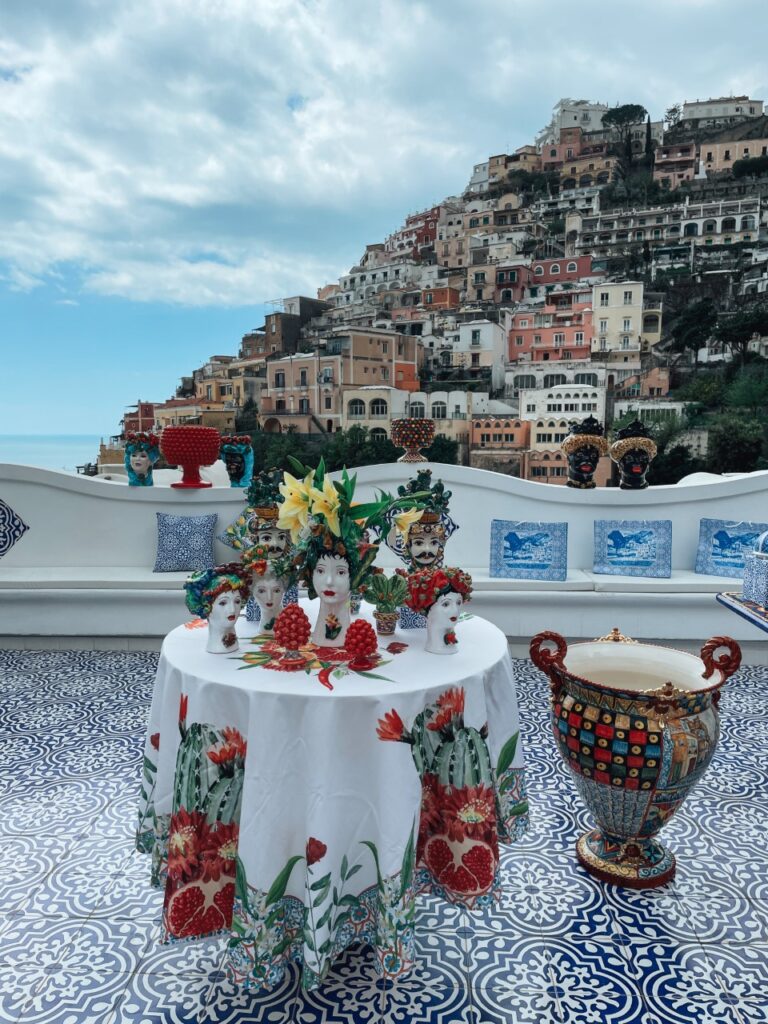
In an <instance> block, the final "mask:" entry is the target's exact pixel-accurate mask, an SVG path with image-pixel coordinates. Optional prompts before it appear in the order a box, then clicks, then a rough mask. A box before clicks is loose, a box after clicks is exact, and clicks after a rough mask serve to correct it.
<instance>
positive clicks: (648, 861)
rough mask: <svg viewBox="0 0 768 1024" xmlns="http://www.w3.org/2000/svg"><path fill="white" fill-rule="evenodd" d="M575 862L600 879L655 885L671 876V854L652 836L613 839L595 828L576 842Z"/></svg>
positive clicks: (632, 886)
mask: <svg viewBox="0 0 768 1024" xmlns="http://www.w3.org/2000/svg"><path fill="white" fill-rule="evenodd" d="M576 856H577V857H578V859H579V864H581V866H582V867H583V868H584V869H585V870H586V871H588V872H589V873H590V875H594V876H595V878H599V879H600V881H601V882H608V883H609V884H611V885H620V886H622V887H623V888H625V889H655V888H656V887H657V886H659V885H666V883H667V882H671V881H672V879H673V878H674V877H675V857H674V854H672V853H671V852H670V851H669V850H668V849H667V848H666V846H662V844H661V843H660V842H658V841H657V840H656V839H617V838H615V837H611V836H608V835H606V834H605V832H603V831H602V830H601V829H599V828H593V829H592V831H591V832H586V833H585V834H584V835H583V836H581V838H580V839H579V840H578V841H577V842H576Z"/></svg>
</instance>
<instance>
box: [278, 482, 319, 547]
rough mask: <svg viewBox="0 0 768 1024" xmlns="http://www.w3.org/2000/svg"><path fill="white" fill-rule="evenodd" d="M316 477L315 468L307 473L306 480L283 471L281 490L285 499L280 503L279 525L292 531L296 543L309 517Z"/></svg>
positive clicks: (292, 537) (282, 528)
mask: <svg viewBox="0 0 768 1024" xmlns="http://www.w3.org/2000/svg"><path fill="white" fill-rule="evenodd" d="M314 478H315V473H314V470H312V471H310V472H309V473H307V475H306V477H305V478H304V480H297V479H296V478H295V477H293V476H291V474H290V473H283V482H282V483H281V484H280V487H279V490H280V493H281V494H282V495H283V497H284V498H285V501H284V502H283V503H282V505H280V515H279V517H278V520H277V525H278V527H279V528H280V529H281V530H290V531H291V540H292V541H293V543H294V544H295V543H296V542H297V541H298V539H299V534H300V533H301V531H302V528H303V527H305V526H306V525H307V520H308V519H309V503H310V497H309V495H310V491H311V490H313V488H312V481H313V480H314Z"/></svg>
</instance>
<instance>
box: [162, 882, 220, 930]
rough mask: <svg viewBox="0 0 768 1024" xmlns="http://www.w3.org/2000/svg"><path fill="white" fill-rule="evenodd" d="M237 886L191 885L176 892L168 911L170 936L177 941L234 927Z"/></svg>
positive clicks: (199, 883)
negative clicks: (233, 908)
mask: <svg viewBox="0 0 768 1024" xmlns="http://www.w3.org/2000/svg"><path fill="white" fill-rule="evenodd" d="M234 900H235V886H234V883H232V882H228V883H227V884H226V885H224V886H222V885H221V883H220V882H213V881H212V882H199V881H198V882H188V883H187V884H186V885H183V886H181V888H180V889H177V890H176V892H174V893H173V895H172V896H171V898H170V900H169V901H168V905H167V907H166V911H165V924H166V927H167V929H168V934H169V935H171V936H172V937H173V938H175V939H189V938H197V937H199V936H202V935H211V934H212V933H214V932H218V931H222V930H223V929H224V928H229V927H231V925H232V906H233V903H234Z"/></svg>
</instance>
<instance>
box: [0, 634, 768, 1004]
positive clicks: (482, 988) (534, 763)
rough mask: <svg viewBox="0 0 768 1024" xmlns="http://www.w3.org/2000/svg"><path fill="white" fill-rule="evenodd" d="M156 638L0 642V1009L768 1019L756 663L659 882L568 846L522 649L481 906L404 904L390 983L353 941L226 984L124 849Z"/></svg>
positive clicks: (543, 710) (726, 708) (555, 764)
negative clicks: (317, 973) (320, 962)
mask: <svg viewBox="0 0 768 1024" xmlns="http://www.w3.org/2000/svg"><path fill="white" fill-rule="evenodd" d="M156 663H157V656H156V655H155V654H152V653H149V652H139V653H123V652H99V651H35V652H29V651H0V809H1V810H2V813H0V843H1V844H2V850H3V857H2V859H0V892H2V894H3V900H2V906H0V1024H12V1022H13V1024H15V1022H23V1024H155V1022H157V1024H202V1022H206V1024H252V1022H253V1024H294V1022H295V1024H577V1022H578V1024H582V1022H584V1024H693V1022H696V1024H768V997H767V996H766V993H767V992H768V844H766V841H765V837H766V836H768V767H766V762H765V759H764V755H763V752H764V750H765V749H766V746H767V745H768V671H766V670H763V669H757V668H745V669H743V670H742V671H741V672H740V673H739V674H738V676H737V677H735V678H734V679H733V680H732V681H731V682H730V683H729V684H728V686H727V687H726V690H725V693H724V696H723V700H722V703H721V711H722V714H723V732H722V738H721V742H720V746H719V748H718V752H717V754H716V757H715V760H714V761H713V764H712V766H711V768H710V770H709V772H708V773H707V776H706V777H705V779H704V780H703V782H702V783H701V785H700V786H699V788H698V789H697V790H696V792H695V793H694V794H692V796H691V798H690V799H689V801H688V802H687V803H686V805H685V807H684V808H683V809H682V811H681V812H680V813H679V814H678V815H677V817H676V818H675V819H674V820H673V821H672V822H670V824H669V825H668V826H667V828H666V829H665V840H666V842H667V843H668V844H669V845H670V846H671V847H672V848H673V849H674V851H675V853H676V855H677V858H678V873H677V877H676V879H675V880H674V882H672V883H670V884H669V885H667V886H664V887H663V888H662V889H659V890H656V891H654V892H633V891H631V890H623V889H619V888H617V887H614V886H606V885H602V884H600V883H598V882H596V881H595V880H594V879H593V878H592V877H591V876H590V875H588V874H587V873H586V872H584V871H583V870H582V869H581V868H580V867H579V866H578V864H577V863H576V859H575V856H574V849H573V847H574V841H575V839H576V838H577V836H578V835H579V834H580V833H581V832H583V831H584V830H585V829H587V828H588V827H589V826H590V824H591V823H590V819H589V814H588V812H587V811H586V810H585V808H584V807H583V806H582V805H581V803H580V802H579V799H578V798H577V796H576V794H575V792H574V789H573V786H572V785H571V781H570V778H569V775H568V771H567V769H566V768H565V766H564V765H563V764H561V762H560V760H559V757H558V755H557V753H556V752H555V749H554V746H553V743H552V740H551V735H550V731H549V725H548V721H547V695H548V686H547V684H546V681H545V680H544V678H543V677H542V676H541V675H540V674H539V673H538V672H536V671H535V670H534V669H533V668H532V667H531V665H530V664H529V663H527V662H524V661H519V662H517V663H516V669H517V678H518V697H519V700H520V705H521V718H522V730H523V737H524V743H525V749H526V756H527V758H528V762H529V767H530V769H531V771H530V772H529V780H530V787H531V794H530V796H531V827H530V830H529V832H528V834H527V835H526V836H525V838H524V839H523V841H522V842H520V843H519V844H517V845H516V846H514V847H510V848H506V849H504V850H503V852H502V858H501V868H500V872H501V883H502V886H501V898H500V901H499V905H498V907H496V908H495V909H494V910H476V911H473V912H471V913H470V912H468V911H466V910H463V909H460V908H456V907H452V906H450V905H449V904H446V903H445V902H444V901H441V900H439V899H435V898H431V897H430V898H423V899H421V900H420V901H419V905H418V908H417V919H416V920H417V923H416V936H417V938H416V947H417V957H418V963H417V966H416V968H415V969H414V971H413V973H412V974H411V975H410V976H409V977H408V978H406V979H403V980H402V981H400V982H397V983H387V982H382V981H381V980H380V979H377V978H376V975H375V972H374V970H373V965H372V962H371V959H370V956H369V955H368V952H367V951H366V950H365V949H353V950H349V951H348V952H347V954H346V955H345V956H344V957H343V958H342V959H341V960H340V962H339V963H337V964H336V965H335V967H334V970H333V971H332V972H331V973H330V974H329V976H328V978H327V980H326V982H325V983H324V985H323V986H322V987H321V988H320V989H319V990H317V991H314V992H310V993H303V992H301V991H300V989H299V987H298V981H297V972H296V970H295V968H292V969H291V970H289V971H287V972H286V975H285V978H284V979H283V981H282V982H280V984H279V985H277V986H276V988H275V989H274V990H273V991H271V992H269V993H266V994H261V995H256V994H254V993H249V992H243V991H241V990H237V989H235V988H233V987H232V986H231V985H230V983H229V981H228V980H227V978H226V975H225V973H224V970H223V961H224V955H225V949H224V946H223V944H222V943H221V942H220V941H219V940H213V939H212V940H208V941H206V942H201V943H192V944H187V943H180V944H176V945H171V946H163V945H160V943H159V941H158V938H159V924H158V922H159V914H160V909H161V906H162V894H161V893H160V892H158V891H156V890H153V889H151V888H150V887H149V885H148V884H147V882H148V865H147V861H146V858H143V857H141V856H140V855H139V854H137V853H135V851H134V850H133V841H132V840H133V824H134V814H135V809H136V801H137V792H138V779H139V770H140V764H141V756H142V747H143V739H144V729H145V723H146V716H147V713H148V709H149V703H150V700H151V695H152V681H153V678H154V672H155V666H156Z"/></svg>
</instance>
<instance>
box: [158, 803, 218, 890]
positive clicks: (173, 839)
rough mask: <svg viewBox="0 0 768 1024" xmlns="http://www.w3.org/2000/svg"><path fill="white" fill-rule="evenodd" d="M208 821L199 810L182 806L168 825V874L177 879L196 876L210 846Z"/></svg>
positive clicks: (187, 878)
mask: <svg viewBox="0 0 768 1024" xmlns="http://www.w3.org/2000/svg"><path fill="white" fill-rule="evenodd" d="M209 831H210V830H209V827H208V822H207V821H206V820H205V815H204V814H201V813H200V812H199V811H185V810H184V808H182V809H181V810H180V811H178V812H177V813H176V814H174V815H173V816H172V817H171V821H170V825H169V827H168V874H169V876H170V877H171V878H173V879H174V880H175V881H179V880H182V879H186V880H189V879H190V878H192V877H196V872H197V870H198V867H199V864H200V858H201V856H202V854H203V851H204V850H205V849H206V848H207V847H208V835H209Z"/></svg>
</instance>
